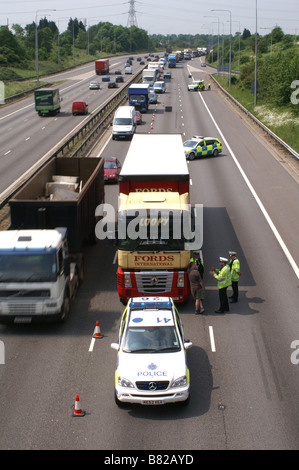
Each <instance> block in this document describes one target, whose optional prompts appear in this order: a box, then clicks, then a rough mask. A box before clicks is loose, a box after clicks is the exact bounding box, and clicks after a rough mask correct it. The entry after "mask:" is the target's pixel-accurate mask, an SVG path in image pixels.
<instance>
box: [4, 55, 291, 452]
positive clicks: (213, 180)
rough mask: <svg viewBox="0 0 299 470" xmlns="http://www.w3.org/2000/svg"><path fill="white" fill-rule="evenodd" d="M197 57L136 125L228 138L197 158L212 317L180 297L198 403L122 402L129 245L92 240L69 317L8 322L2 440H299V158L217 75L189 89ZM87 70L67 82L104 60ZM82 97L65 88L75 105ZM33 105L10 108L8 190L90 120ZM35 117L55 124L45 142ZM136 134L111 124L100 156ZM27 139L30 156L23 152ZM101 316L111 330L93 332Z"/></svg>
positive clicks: (267, 443)
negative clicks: (245, 110)
mask: <svg viewBox="0 0 299 470" xmlns="http://www.w3.org/2000/svg"><path fill="white" fill-rule="evenodd" d="M187 68H189V70H190V72H191V73H192V75H193V77H194V78H195V79H196V78H200V77H205V74H206V73H207V72H208V71H211V69H210V70H209V68H208V67H206V68H205V69H204V70H203V68H201V66H200V59H194V60H192V61H191V62H189V61H188V62H185V63H179V64H178V67H177V68H176V69H175V70H172V79H171V80H168V81H167V90H166V93H165V94H163V95H160V97H159V103H158V104H157V105H151V107H150V110H149V111H148V112H147V113H146V114H144V115H143V124H142V125H140V126H138V129H137V132H138V133H179V134H181V135H182V139H183V140H187V139H188V138H189V137H190V136H192V135H194V134H199V135H206V136H214V137H218V138H220V140H221V141H222V144H223V153H222V154H221V155H220V156H218V157H205V158H202V159H200V160H194V161H192V162H190V163H189V170H190V174H191V179H192V185H191V199H192V203H193V204H196V203H202V204H203V205H204V236H203V247H202V253H203V259H204V264H205V270H206V273H205V276H204V283H205V287H206V300H205V301H204V306H205V314H204V315H197V316H195V315H194V305H193V301H192V300H190V301H189V302H188V303H187V304H186V305H183V306H179V311H180V313H181V317H182V321H183V324H184V330H185V336H186V338H188V339H190V340H191V341H192V343H193V347H192V348H191V349H190V350H188V362H189V367H190V373H191V400H190V404H189V405H188V407H184V408H183V407H179V406H168V407H163V408H161V407H157V408H156V407H150V408H147V407H133V406H132V407H127V408H124V409H119V408H118V407H117V406H116V404H115V402H114V396H113V387H114V370H115V364H116V352H115V351H113V350H112V349H111V348H110V344H111V343H112V342H115V341H116V340H117V335H118V327H119V320H120V315H121V312H122V309H123V307H122V305H121V303H120V302H119V299H118V295H117V286H116V268H117V258H116V248H115V247H113V246H111V245H109V244H108V242H106V241H101V242H98V243H97V244H96V245H95V246H87V247H85V250H84V257H85V279H84V282H83V284H82V286H81V287H80V290H79V292H78V296H77V298H76V300H75V302H74V304H73V306H72V311H71V315H70V317H69V319H68V321H67V322H66V323H65V324H63V325H26V326H25V325H15V326H12V325H9V326H0V340H1V341H2V342H3V344H4V346H5V364H0V384H1V385H0V416H1V434H0V449H3V450H7V449H32V450H38V449H42V450H43V449H50V450H54V449H70V450H87V449H96V450H103V451H111V450H112V451H113V450H122V451H125V450H128V451H129V450H144V451H145V450H149V451H150V450H152V451H154V450H156V451H159V450H161V451H162V450H168V451H188V450H190V451H195V450H208V449H209V450H238V449H284V450H286V449H292V450H293V449H298V442H299V429H298V422H299V406H298V405H299V393H298V390H299V353H297V354H294V352H296V350H295V351H294V349H293V347H294V344H295V343H294V342H295V341H297V343H296V344H297V350H298V344H299V318H298V300H299V271H298V266H299V251H298V237H299V222H298V221H299V206H298V182H299V165H298V163H297V162H294V161H293V159H292V158H291V157H289V156H288V155H286V154H285V153H284V152H283V151H282V150H281V149H280V148H278V147H276V146H274V145H272V144H271V143H270V141H269V140H268V139H267V138H265V136H264V135H263V133H261V132H260V131H259V130H258V129H257V127H255V126H254V125H253V124H252V123H250V122H249V121H248V120H247V118H245V116H244V115H243V114H241V113H240V112H239V111H238V110H237V109H236V108H235V107H233V106H232V105H231V103H230V102H229V100H228V99H226V98H224V96H223V95H222V93H221V92H219V91H218V90H217V89H216V87H215V86H214V85H212V90H211V91H204V92H201V93H198V92H188V91H187V83H188V82H189V81H190V78H188V71H187ZM76 73H77V74H78V76H77V77H76ZM84 74H85V69H84V68H83V69H81V70H80V69H78V71H77V72H76V71H72V73H71V74H70V78H68V77H67V75H66V76H65V78H66V81H65V82H64V83H63V85H62V87H63V89H65V90H66V89H67V88H68V87H71V86H74V87H75V86H78V87H79V84H80V88H78V89H75V90H76V94H77V91H78V90H81V91H82V95H81V96H83V88H84V87H85V89H87V90H88V87H87V84H88V81H89V80H90V79H91V78H92V68H91V67H90V69H88V66H87V68H86V74H89V78H87V75H86V77H85V79H83V78H82V77H83V76H84ZM56 79H57V78H56ZM84 80H85V81H84ZM82 82H83V83H82ZM73 91H74V90H73ZM109 91H113V90H109ZM86 93H91V92H89V91H87V92H86ZM93 93H97V91H95V92H93ZM100 93H102V91H101V90H100ZM72 99H74V98H73V97H71V96H69V95H68V94H67V92H66V97H65V99H64V102H63V104H64V105H65V104H66V103H68V100H70V101H71V100H72ZM83 99H84V98H83ZM31 100H32V98H31ZM29 102H30V98H27V99H26V100H22V102H19V103H18V104H14V105H11V106H9V107H5V108H3V109H0V112H1V115H0V119H1V120H0V126H1V129H2V131H3V130H5V132H1V136H2V137H1V144H3V145H4V144H5V149H6V150H4V147H3V146H1V147H0V148H1V155H0V165H1V166H0V168H1V185H2V186H1V187H2V189H5V187H6V186H7V185H8V184H9V182H10V181H12V180H13V178H17V177H18V176H19V175H20V174H21V173H22V172H23V171H25V170H26V169H27V168H28V167H29V166H30V165H31V164H32V162H34V161H36V160H38V159H39V158H41V156H42V155H43V154H44V153H45V152H47V151H49V150H50V149H51V148H52V147H53V146H54V145H55V144H56V143H57V142H58V141H59V140H60V139H61V138H63V133H66V132H70V130H71V129H72V128H74V126H75V125H76V124H75V122H78V121H79V120H80V119H81V118H80V117H77V118H76V117H73V116H72V115H71V114H70V111H69V110H68V111H66V110H64V111H63V113H62V115H61V116H57V117H55V118H46V119H41V118H38V117H37V115H36V114H34V113H35V111H34V108H33V106H32V104H31V105H30V104H29ZM89 104H92V100H89ZM26 106H28V107H27V108H26ZM165 106H172V111H171V112H166V111H165ZM67 108H69V105H67V106H66V108H65V109H67ZM21 109H23V111H21ZM13 112H15V113H16V114H15V115H14V116H15V118H17V119H19V121H18V126H19V128H18V132H16V127H14V129H11V131H10V134H9V131H8V127H7V128H5V126H8V125H11V122H10V120H11V119H12V114H11V113H13ZM64 113H65V114H66V115H64ZM6 115H7V116H9V115H11V118H9V117H7V118H6V117H5V116H6ZM66 117H68V119H66ZM22 119H23V122H22ZM83 119H84V117H83ZM28 121H29V122H28ZM57 122H58V124H56V123H57ZM61 122H63V126H66V127H63V128H62V125H61ZM66 122H67V123H66ZM26 123H27V124H26ZM34 123H35V126H38V125H39V126H43V125H45V126H46V127H47V129H45V131H46V132H45V134H44V135H45V136H46V138H45V141H44V144H45V147H43V151H42V149H41V148H40V145H39V140H36V139H38V135H39V134H40V132H38V131H37V130H34V129H38V127H35V128H34V127H33V124H34ZM44 123H45V124H44ZM52 124H53V125H55V126H56V125H57V127H56V128H55V132H54V131H53V129H52V128H51V126H52ZM26 126H28V128H27V129H26ZM68 126H69V127H68ZM39 129H41V127H40V128H39ZM26 130H27V131H29V130H31V131H32V133H31V137H30V141H29V142H28V144H29V145H28V148H27V147H25V145H27V144H25V142H24V140H20V141H19V140H18V139H19V136H22V139H23V138H24V136H25V135H26ZM4 134H5V135H4ZM12 136H13V137H12ZM129 145H130V143H129V142H123V141H112V140H111V139H110V136H109V135H108V138H107V141H106V144H105V145H104V146H103V147H102V148H101V149H100V150H97V154H96V156H117V157H118V158H119V159H120V161H121V162H123V161H124V158H125V155H126V152H127V150H128V147H129ZM11 146H15V147H11ZM100 147H101V146H100ZM10 148H11V149H12V153H13V154H15V155H16V156H15V157H14V156H13V157H12V158H11V160H10V157H9V154H7V155H5V152H7V151H8V150H9V149H10ZM18 149H22V151H23V160H24V161H23V162H22V163H21V162H20V161H19V159H18V160H15V159H14V158H16V159H17V153H18ZM24 149H25V151H24ZM162 157H163V154H161V158H162ZM18 158H19V157H18ZM2 171H3V172H7V173H4V174H3V173H2ZM105 192H106V202H108V203H111V204H113V205H114V206H115V207H116V205H117V194H118V186H117V185H111V186H106V191H105ZM229 250H236V251H237V253H238V257H239V259H240V261H241V271H242V276H241V279H240V282H239V290H240V298H239V302H238V303H237V304H232V305H231V308H230V312H229V313H226V314H225V315H220V314H216V313H215V312H214V311H215V310H216V309H217V308H218V307H219V304H218V292H217V288H216V280H215V279H214V278H213V277H211V276H210V275H209V267H210V266H218V258H219V256H226V257H228V251H229ZM96 321H99V324H100V329H101V333H102V335H103V337H102V338H101V339H97V340H95V341H93V340H92V336H93V332H94V328H95V323H96ZM76 394H79V396H80V403H81V407H82V408H83V409H84V411H86V415H85V416H84V417H82V418H74V417H72V405H74V400H75V395H76Z"/></svg>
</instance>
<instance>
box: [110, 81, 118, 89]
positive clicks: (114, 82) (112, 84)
mask: <svg viewBox="0 0 299 470" xmlns="http://www.w3.org/2000/svg"><path fill="white" fill-rule="evenodd" d="M108 88H117V84H116V81H115V80H110V82H109V83H108Z"/></svg>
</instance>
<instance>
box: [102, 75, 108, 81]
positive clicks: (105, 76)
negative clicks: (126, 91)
mask: <svg viewBox="0 0 299 470" xmlns="http://www.w3.org/2000/svg"><path fill="white" fill-rule="evenodd" d="M109 81H110V77H109V75H103V76H102V82H109Z"/></svg>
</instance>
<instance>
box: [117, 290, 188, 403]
mask: <svg viewBox="0 0 299 470" xmlns="http://www.w3.org/2000/svg"><path fill="white" fill-rule="evenodd" d="M190 346H192V343H191V342H190V341H188V340H185V338H184V332H183V326H182V322H181V320H180V316H179V313H178V311H177V309H176V307H175V305H174V303H173V300H172V299H171V298H170V297H135V298H131V299H130V300H129V302H128V304H127V306H126V308H125V310H124V313H123V315H122V319H121V324H120V328H119V338H118V343H112V344H111V347H112V349H115V350H117V351H118V356H117V364H116V371H115V401H116V403H117V404H118V405H119V406H122V405H123V404H125V403H136V404H140V405H164V404H166V403H175V402H183V403H185V404H187V403H188V401H189V388H190V376H189V369H188V365H187V358H186V349H188V348H190Z"/></svg>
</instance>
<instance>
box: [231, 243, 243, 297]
mask: <svg viewBox="0 0 299 470" xmlns="http://www.w3.org/2000/svg"><path fill="white" fill-rule="evenodd" d="M228 253H229V257H230V262H229V267H230V272H231V279H232V289H233V295H231V296H230V299H231V301H230V302H231V303H235V302H238V296H239V287H238V283H239V278H240V276H241V272H240V261H239V260H238V258H237V252H236V251H229V252H228Z"/></svg>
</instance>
